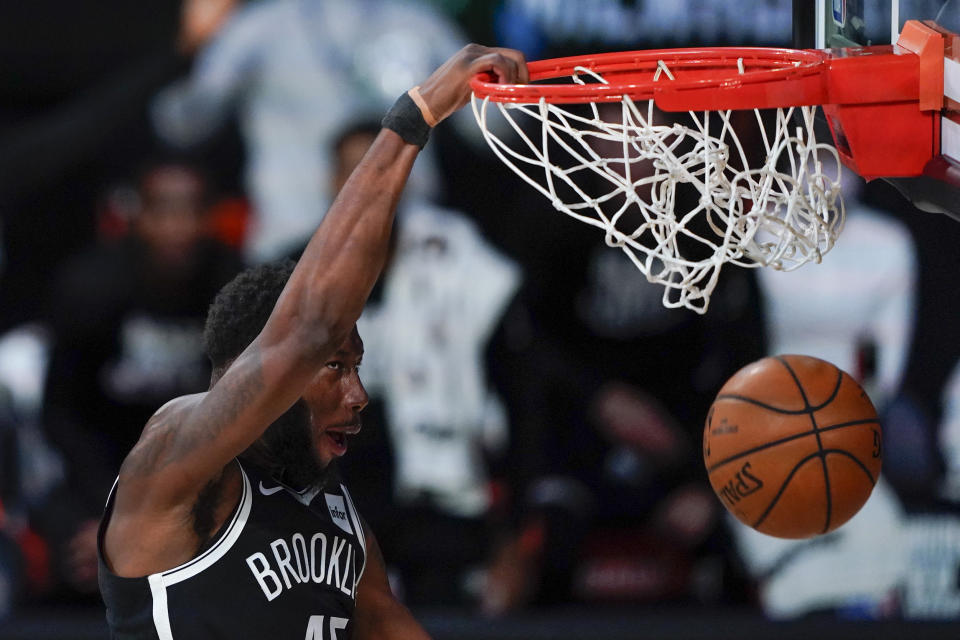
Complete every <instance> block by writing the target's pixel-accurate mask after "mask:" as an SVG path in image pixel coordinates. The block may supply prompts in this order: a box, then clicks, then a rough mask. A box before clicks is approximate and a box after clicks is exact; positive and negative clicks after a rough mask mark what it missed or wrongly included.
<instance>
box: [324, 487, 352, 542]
mask: <svg viewBox="0 0 960 640" xmlns="http://www.w3.org/2000/svg"><path fill="white" fill-rule="evenodd" d="M323 495H324V497H325V498H326V499H327V509H329V510H330V519H331V520H333V524H335V525H337V526H338V527H340V528H341V529H343V530H344V531H346V532H347V533H353V528H352V527H351V526H350V521H349V520H347V506H346V505H345V504H344V503H343V496H334V495H330V494H329V493H325V494H323Z"/></svg>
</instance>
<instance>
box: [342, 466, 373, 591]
mask: <svg viewBox="0 0 960 640" xmlns="http://www.w3.org/2000/svg"><path fill="white" fill-rule="evenodd" d="M340 490H341V491H343V497H344V498H345V499H346V502H347V509H348V510H349V511H350V520H351V521H352V522H353V529H354V531H356V532H357V540H359V541H360V546H361V547H363V564H361V565H360V573H359V574H358V575H357V582H358V583H359V582H360V578H362V577H363V570H364V569H366V568H367V538H366V536H365V535H364V533H363V523H362V522H360V513H359V512H358V511H357V508H356V507H355V506H353V498H351V497H350V492H349V491H347V488H346V487H345V486H344V485H342V484H341V485H340Z"/></svg>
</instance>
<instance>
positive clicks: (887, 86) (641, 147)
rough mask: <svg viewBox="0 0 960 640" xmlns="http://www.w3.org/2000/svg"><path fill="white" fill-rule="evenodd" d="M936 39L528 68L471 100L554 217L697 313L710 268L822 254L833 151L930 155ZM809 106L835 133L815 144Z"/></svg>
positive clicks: (937, 74) (667, 53)
mask: <svg viewBox="0 0 960 640" xmlns="http://www.w3.org/2000/svg"><path fill="white" fill-rule="evenodd" d="M949 42H951V40H950V37H949V36H948V34H946V33H944V32H941V31H938V30H937V29H935V28H933V27H931V26H929V25H926V24H921V23H919V22H915V21H909V22H908V23H907V27H905V28H904V31H903V34H902V35H901V39H900V42H899V43H898V45H895V46H894V45H889V46H878V47H857V48H856V49H834V50H830V49H827V50H814V49H803V50H801V49H777V48H741V47H719V48H701V49H665V50H652V51H632V52H624V53H609V54H599V55H589V56H574V57H568V58H557V59H552V60H541V61H537V62H532V63H530V64H529V70H530V77H531V82H530V84H527V85H515V84H496V83H494V82H491V81H490V80H491V79H490V78H486V77H482V76H478V77H477V78H475V79H474V81H473V83H472V88H473V92H474V94H473V99H472V107H473V112H474V116H475V117H476V120H477V123H478V124H479V126H480V128H481V130H482V132H483V135H484V137H485V139H486V140H487V143H488V144H489V146H490V147H491V149H492V150H493V152H494V153H495V154H496V155H497V156H498V157H499V158H500V159H501V160H502V161H503V162H505V163H506V164H507V166H509V167H510V168H511V169H512V170H513V171H514V172H516V173H517V174H518V175H519V176H520V177H521V178H522V179H523V180H524V181H525V182H526V183H528V184H529V185H530V186H532V187H533V188H535V189H536V190H537V191H539V192H540V193H542V194H543V195H544V196H545V197H546V198H547V199H548V200H549V202H550V204H551V205H552V206H553V207H554V208H555V209H557V210H558V211H560V212H563V213H565V214H567V215H569V216H571V217H573V218H574V219H576V220H579V221H580V222H583V223H586V224H588V225H590V226H593V227H596V228H597V229H599V230H600V231H602V232H603V234H604V238H605V240H606V243H607V244H608V245H609V246H611V247H617V248H619V249H621V250H623V251H624V252H625V253H626V255H627V256H628V257H629V258H630V260H631V261H632V262H633V264H634V265H635V266H636V267H637V268H638V269H639V270H640V271H641V272H642V273H643V274H644V276H646V278H647V280H649V281H650V282H654V283H658V284H661V285H663V286H664V287H665V290H664V294H663V304H664V305H665V306H667V307H685V308H688V309H692V310H694V311H696V312H698V313H705V312H706V311H707V308H708V305H709V302H710V295H711V293H712V292H713V290H714V288H715V287H716V285H717V281H718V278H719V275H720V271H721V268H722V267H723V265H725V264H727V263H733V264H736V265H739V266H743V267H760V266H769V267H772V268H774V269H780V270H791V269H795V268H797V267H800V266H802V265H804V264H806V263H809V262H819V261H820V260H821V258H822V257H823V255H824V254H825V253H827V252H828V251H829V250H830V248H831V247H832V246H833V245H834V243H835V242H836V241H837V238H838V236H839V234H840V232H841V230H842V228H843V222H844V206H843V201H842V198H841V195H840V184H839V182H840V167H839V164H840V161H842V162H843V163H844V164H846V165H848V166H850V167H852V168H853V169H854V170H855V171H857V172H858V173H859V174H860V175H862V176H864V177H865V178H868V179H869V178H874V177H880V176H884V177H888V176H915V175H921V174H923V172H924V170H925V168H926V167H927V166H928V165H929V164H930V163H931V161H932V160H933V159H935V158H937V157H939V154H940V150H939V133H938V132H939V127H940V109H941V108H942V107H943V102H944V99H943V58H944V52H945V50H946V48H947V46H948V43H949ZM937 62H939V66H938V65H937ZM881 79H882V81H881ZM938 91H939V93H938ZM818 107H822V108H823V110H824V113H825V114H826V116H827V120H828V122H829V124H830V128H831V132H832V135H833V140H832V141H828V140H820V139H818V138H817V134H816V132H815V117H814V116H815V113H816V109H817V108H818Z"/></svg>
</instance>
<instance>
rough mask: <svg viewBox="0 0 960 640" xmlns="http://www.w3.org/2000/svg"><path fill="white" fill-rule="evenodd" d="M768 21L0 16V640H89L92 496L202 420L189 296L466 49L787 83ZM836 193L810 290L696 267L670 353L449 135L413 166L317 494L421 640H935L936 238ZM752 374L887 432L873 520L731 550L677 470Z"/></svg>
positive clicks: (514, 8)
mask: <svg viewBox="0 0 960 640" xmlns="http://www.w3.org/2000/svg"><path fill="white" fill-rule="evenodd" d="M917 1H918V2H919V1H920V0H917ZM933 4H940V3H933ZM947 10H948V11H957V12H960V7H954V8H948V9H947ZM791 11H792V7H791V2H790V1H789V0H673V1H672V2H652V1H648V0H589V1H587V0H579V1H577V0H420V1H418V0H249V1H247V2H243V1H241V0H155V1H154V2H150V3H136V2H125V1H120V0H99V1H98V2H95V3H93V2H87V3H77V2H67V1H66V0H33V1H32V2H29V3H10V2H7V3H2V5H0V637H4V638H103V637H106V627H105V624H104V622H103V607H102V602H101V601H100V598H99V594H98V592H97V585H96V555H95V534H96V525H97V522H98V519H99V516H100V513H101V510H102V506H103V502H104V500H105V498H106V495H107V492H108V490H109V488H110V486H111V484H112V482H113V479H114V478H115V476H116V473H117V471H118V468H119V464H120V461H121V460H122V459H123V457H124V455H125V454H126V452H127V451H128V450H129V448H130V447H131V446H132V444H133V443H134V442H135V441H136V439H137V438H138V436H139V432H140V429H141V428H142V425H143V424H144V423H145V422H146V419H147V417H149V415H150V414H151V413H152V412H153V411H154V410H155V409H156V408H158V407H159V406H160V405H161V404H163V403H164V402H165V401H166V400H168V399H170V398H171V397H173V396H176V395H180V394H183V393H189V392H195V391H200V390H203V389H205V388H206V385H207V380H208V376H209V370H208V365H207V363H206V362H205V361H204V358H203V357H202V353H201V348H200V334H201V328H202V323H203V320H204V316H205V313H206V307H207V305H208V304H209V302H210V300H211V299H212V297H213V294H214V293H215V292H216V291H217V290H218V289H219V287H220V286H222V285H223V284H224V283H225V282H227V281H228V280H229V279H230V278H231V277H233V275H234V274H236V273H237V272H238V270H240V269H241V268H243V266H244V265H250V264H256V263H259V262H263V261H267V260H272V259H276V258H281V257H285V256H296V255H298V253H299V251H300V250H302V247H303V245H304V244H305V242H306V240H307V238H308V236H309V234H310V233H311V231H312V230H313V229H314V228H315V226H316V225H317V223H318V222H319V221H320V220H321V219H322V217H323V214H324V212H325V211H326V208H327V206H328V204H329V202H330V200H331V198H332V197H333V196H334V195H335V193H336V191H337V189H338V188H339V186H340V185H341V184H342V182H343V180H344V179H345V176H346V175H348V174H349V172H350V170H351V169H352V167H353V166H354V165H355V163H356V162H357V161H358V160H359V158H360V157H361V156H362V154H363V151H364V150H365V149H366V146H367V145H369V143H370V141H371V140H372V137H373V136H374V135H375V134H376V131H377V129H378V122H379V118H380V117H381V115H382V114H383V113H384V111H385V110H386V108H387V107H389V105H390V104H392V102H393V101H394V100H395V99H396V97H397V96H398V95H399V94H400V93H402V92H403V91H405V90H406V89H408V88H409V87H410V86H412V85H414V84H416V82H417V81H419V80H421V79H423V78H425V77H426V76H427V75H428V74H429V73H430V72H431V71H432V70H433V69H434V68H436V66H438V65H439V64H440V63H442V62H443V61H444V60H446V58H447V57H448V56H449V55H451V54H452V53H453V52H455V51H456V50H458V49H459V48H460V47H461V46H463V44H465V43H467V42H470V41H475V42H480V43H483V44H489V45H502V46H509V47H514V48H518V49H521V50H523V51H524V52H525V53H526V55H527V57H528V59H531V60H533V59H538V58H544V57H552V56H556V55H571V54H579V53H588V52H599V51H610V50H623V49H640V48H660V47H670V46H685V45H691V44H696V45H764V46H790V45H791V38H792V31H791V30H792V15H791ZM884 28H885V27H884V26H883V25H882V24H881V26H880V27H879V29H880V30H881V31H883V29H884ZM886 28H887V29H888V27H886ZM844 189H845V196H846V206H847V215H848V222H847V227H846V229H845V231H844V233H843V235H842V236H841V238H840V241H839V243H838V244H837V246H836V248H835V249H834V250H833V252H832V253H831V254H829V255H828V256H827V257H826V259H825V260H824V262H823V264H821V265H812V266H807V267H805V268H803V269H801V270H799V271H797V272H792V273H787V274H783V273H779V272H773V271H769V270H746V269H737V268H728V269H727V270H726V271H725V272H724V274H723V276H722V278H721V281H720V283H719V285H718V288H717V291H716V293H715V294H714V298H713V302H712V304H711V307H710V311H709V313H708V314H706V315H705V316H699V315H696V314H694V313H692V312H689V311H685V310H668V309H665V308H664V307H663V306H662V305H661V302H660V298H661V295H662V291H661V290H660V289H659V287H654V286H653V285H649V284H647V283H646V282H645V281H644V280H643V278H642V277H641V276H640V274H638V273H637V272H636V270H635V268H634V267H633V266H632V265H631V264H630V262H629V261H628V260H627V259H626V258H625V256H624V255H623V254H622V253H620V252H617V251H612V250H610V249H608V248H606V246H605V245H604V243H603V239H602V237H601V235H600V234H594V233H592V230H590V229H588V228H586V227H582V225H579V224H578V223H576V222H575V221H573V220H571V219H569V218H566V217H564V216H561V215H560V214H558V213H557V212H556V211H554V210H553V209H552V207H551V206H550V203H549V202H547V201H546V200H545V199H543V198H542V197H541V196H539V195H538V194H536V193H535V192H534V191H533V190H532V189H528V188H526V186H525V185H522V183H521V182H520V180H519V179H518V178H517V177H516V176H515V175H514V174H512V173H510V172H509V170H508V169H506V168H505V167H504V166H503V165H502V164H501V163H500V161H499V160H497V159H496V158H495V157H494V156H493V155H492V153H491V152H490V151H489V150H488V148H487V146H486V144H485V143H484V142H483V140H482V138H481V137H480V135H479V131H478V129H477V126H476V124H475V123H474V122H473V120H472V115H471V114H470V113H469V109H467V110H464V111H463V112H461V113H460V114H458V115H457V116H456V117H454V118H452V119H450V120H449V121H447V122H445V123H443V124H442V125H441V126H439V127H438V128H437V129H436V130H435V132H434V134H433V136H432V141H431V143H430V144H429V145H428V147H427V149H426V151H425V152H424V153H423V154H422V155H421V157H420V158H419V159H418V161H417V165H416V168H415V170H414V176H413V177H412V179H411V184H410V187H409V188H408V190H407V192H406V194H405V196H404V199H403V202H402V203H401V205H400V209H399V213H398V218H397V228H396V232H395V235H394V248H393V252H392V255H391V259H390V262H389V264H388V267H387V269H386V271H385V273H384V275H383V277H382V278H381V281H380V283H379V284H378V285H377V288H376V289H375V291H374V294H373V296H372V298H371V300H370V303H369V304H368V307H367V310H366V311H365V312H364V316H363V318H362V319H361V321H360V333H361V335H362V336H363V338H364V340H365V343H366V351H367V356H366V360H365V363H364V369H363V378H364V382H365V384H367V386H368V390H369V391H370V393H371V396H372V402H371V405H370V407H369V408H368V409H367V415H366V418H365V426H364V430H363V431H362V433H361V434H359V435H358V436H356V437H355V439H354V441H353V442H351V453H350V455H349V456H347V457H346V458H345V459H344V460H343V461H342V464H341V465H340V467H341V468H340V470H341V473H342V475H343V476H344V477H345V478H346V480H347V482H348V484H349V485H350V486H351V488H352V491H353V494H354V497H355V500H356V502H357V504H358V508H359V509H360V511H361V512H363V513H364V515H365V516H366V518H367V519H368V520H369V522H370V524H371V526H372V528H373V530H374V531H375V532H376V533H377V536H378V538H379V541H380V544H381V547H382V548H383V551H384V555H385V558H386V561H387V564H388V565H389V570H390V577H391V583H392V585H393V587H394V589H395V591H396V593H397V594H398V595H399V596H400V597H401V599H403V600H404V601H405V602H406V603H407V604H408V605H409V606H410V607H411V608H412V609H413V610H414V611H415V612H417V613H418V614H419V616H420V617H421V619H422V620H423V621H424V623H425V624H426V626H427V628H428V629H429V630H430V631H431V632H432V633H433V634H434V635H435V636H436V637H438V638H448V637H449V638H453V637H457V638H464V637H466V638H507V637H510V638H521V637H522V638H547V637H549V638H579V637H588V636H589V637H600V638H631V637H641V636H642V637H657V638H701V637H703V638H707V637H710V638H719V637H750V638H763V637H778V638H789V637H794V636H795V637H809V635H810V633H818V634H819V635H820V636H821V637H824V638H832V637H836V638H841V637H842V638H854V637H871V638H884V637H890V638H901V637H904V636H905V635H906V634H908V633H909V634H912V636H913V637H916V638H924V637H952V638H953V637H957V636H958V631H960V338H958V336H957V327H958V326H960V322H958V320H960V296H957V288H956V287H957V285H956V284H955V283H954V278H957V277H958V276H960V251H958V247H960V223H957V222H956V221H953V220H950V219H949V218H947V217H946V216H940V215H933V214H927V213H921V212H919V211H917V210H915V209H913V208H912V206H911V205H910V204H909V203H908V202H907V201H906V200H904V199H903V198H901V197H900V195H899V194H898V193H897V192H896V191H895V190H894V189H893V188H892V187H890V186H889V185H887V184H886V183H884V182H882V181H876V182H873V183H871V184H865V183H863V182H862V181H861V180H860V179H859V178H858V177H856V176H855V175H852V174H847V175H845V183H844ZM773 353H804V354H808V355H815V356H819V357H821V358H825V359H827V360H830V361H831V362H833V363H835V364H836V365H838V366H839V367H841V368H842V369H845V370H846V371H848V372H849V373H850V374H851V375H853V376H854V377H856V378H857V379H858V380H859V381H860V382H861V384H863V385H864V387H865V388H866V389H867V390H868V392H869V393H870V395H871V397H872V399H873V401H874V404H875V405H876V406H877V408H878V410H879V411H880V413H881V415H882V423H883V428H884V432H885V439H886V451H885V460H884V472H883V477H882V478H881V480H880V482H879V484H878V485H877V487H876V489H875V490H874V493H873V495H872V497H871V499H870V500H869V502H868V503H867V505H866V506H865V507H864V509H863V510H862V511H861V512H860V513H859V514H858V515H857V516H856V517H855V518H854V519H853V520H852V521H851V522H850V523H848V524H847V525H845V526H844V527H842V528H840V529H839V530H837V531H835V532H833V533H831V534H829V535H826V536H821V537H818V538H815V539H812V540H808V541H783V540H776V539H773V538H769V537H766V536H762V535H760V534H757V533H755V532H753V531H752V530H749V529H746V528H745V527H743V526H741V525H739V524H737V523H736V522H735V521H733V520H732V519H731V518H729V517H727V516H726V513H725V512H724V511H723V509H722V508H721V503H720V502H719V501H718V500H717V499H716V497H715V496H714V495H713V493H712V491H711V489H710V486H709V484H708V483H707V479H706V473H705V471H704V469H703V465H702V461H701V454H700V438H701V430H702V425H703V420H704V417H705V415H706V412H707V409H708V408H709V406H710V403H711V402H712V400H713V397H714V395H715V394H716V392H717V390H718V389H719V388H720V386H721V385H722V384H723V382H724V381H725V380H726V379H727V377H729V376H730V375H731V374H732V373H733V372H735V371H736V370H737V369H739V368H740V367H742V366H743V365H745V364H747V363H749V362H751V361H753V360H755V359H757V358H760V357H762V356H764V355H767V354H773Z"/></svg>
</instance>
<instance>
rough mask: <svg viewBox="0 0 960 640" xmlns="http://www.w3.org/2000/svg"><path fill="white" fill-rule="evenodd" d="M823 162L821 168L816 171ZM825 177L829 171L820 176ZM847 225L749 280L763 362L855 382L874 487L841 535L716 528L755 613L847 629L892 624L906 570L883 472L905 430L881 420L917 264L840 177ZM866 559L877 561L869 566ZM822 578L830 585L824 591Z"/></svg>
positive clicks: (905, 242) (896, 230)
mask: <svg viewBox="0 0 960 640" xmlns="http://www.w3.org/2000/svg"><path fill="white" fill-rule="evenodd" d="M824 161H828V160H827V159H824ZM828 171H829V169H828ZM842 178H843V179H842V185H843V190H844V198H845V203H846V207H847V221H846V224H845V226H844V229H843V232H842V233H841V235H840V238H839V239H838V241H837V244H836V245H835V246H834V247H833V249H831V251H830V252H829V253H828V254H827V255H826V256H824V259H823V262H822V263H821V264H818V265H807V266H805V267H803V268H801V269H798V270H796V271H792V272H789V273H783V272H778V271H774V270H772V269H762V270H761V271H760V274H759V275H760V283H761V286H762V288H763V293H764V301H765V306H766V322H767V325H768V335H769V336H770V353H771V354H779V353H799V354H805V355H810V356H815V357H818V358H823V359H824V360H827V361H829V362H832V363H833V364H835V365H837V366H838V367H840V368H841V369H843V370H845V371H847V372H848V373H850V374H851V375H852V376H853V377H854V378H856V379H857V380H858V381H859V382H860V383H861V384H862V385H863V386H864V388H865V390H866V391H867V392H868V394H869V395H870V397H871V399H872V400H873V402H874V405H875V406H876V407H877V409H878V411H879V412H880V414H881V416H882V419H881V423H882V427H883V429H884V476H882V477H881V478H880V481H879V483H878V485H877V487H876V488H875V489H874V492H873V494H872V495H871V497H870V500H869V501H868V502H867V504H866V506H864V508H863V509H862V510H861V511H860V512H859V513H858V514H857V515H856V516H854V518H853V519H852V520H850V521H849V522H848V523H847V524H845V525H844V526H843V527H841V528H839V529H837V530H836V531H834V532H831V533H830V534H827V535H825V536H821V537H817V538H813V539H810V540H803V541H796V540H782V539H777V538H772V537H770V536H766V535H763V534H760V533H757V532H755V531H753V530H752V529H749V528H748V527H746V526H744V525H741V524H740V523H739V522H735V521H734V520H733V518H732V517H729V518H728V519H729V520H730V522H731V526H732V527H733V528H734V531H735V532H736V535H737V540H738V544H739V548H740V551H741V553H742V555H743V556H744V559H745V561H746V562H747V564H748V566H749V567H750V570H751V571H752V573H753V575H754V576H755V577H757V579H758V580H759V581H760V599H761V604H762V605H763V608H764V610H765V612H766V613H768V614H769V615H772V616H776V617H787V616H798V615H803V614H805V613H809V612H811V611H820V610H831V611H835V612H839V613H840V614H842V615H844V616H848V617H857V618H884V617H890V616H892V615H895V614H896V613H897V612H898V610H897V606H898V604H897V589H899V588H900V586H901V583H902V580H903V578H904V574H905V570H906V555H905V553H904V544H905V541H904V539H903V538H902V531H903V525H904V522H905V521H904V515H905V514H904V512H903V507H902V506H901V504H900V501H899V500H898V498H897V495H896V494H895V493H894V492H893V491H892V490H891V486H890V485H889V484H888V483H887V479H886V478H887V476H888V475H889V474H888V470H889V468H891V467H895V466H897V464H898V463H897V461H898V459H899V458H902V457H905V456H909V455H910V454H909V453H908V451H907V449H909V447H906V442H907V441H910V440H912V438H911V437H910V436H907V437H906V438H905V446H897V445H895V444H893V441H894V440H896V439H897V438H896V434H897V433H903V429H905V428H906V427H907V426H908V425H907V424H905V421H904V420H903V419H902V417H901V416H902V413H901V414H900V416H895V415H891V414H890V413H889V411H885V410H886V409H888V408H889V407H890V405H891V402H893V401H894V398H895V397H896V396H897V394H898V393H899V391H900V386H901V383H902V380H903V375H904V371H905V369H906V361H907V355H908V354H909V351H910V344H911V339H912V336H913V327H914V321H915V314H916V281H917V257H916V249H915V247H914V242H913V239H912V237H911V235H910V233H909V231H908V230H907V229H906V228H905V227H904V226H903V225H902V224H900V223H899V222H897V221H896V220H895V219H893V218H891V217H890V216H889V215H887V214H884V213H883V212H880V211H877V210H875V209H872V208H870V207H869V206H867V205H865V204H863V203H862V201H861V200H860V195H861V191H862V185H863V181H862V180H861V179H860V178H858V177H857V176H856V175H854V174H853V173H852V172H850V171H849V170H847V169H846V168H844V169H843V176H842ZM877 558H883V561H882V562H878V561H877ZM824 575H830V576H831V579H830V580H829V581H827V582H825V581H824V580H823V576H824Z"/></svg>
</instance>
